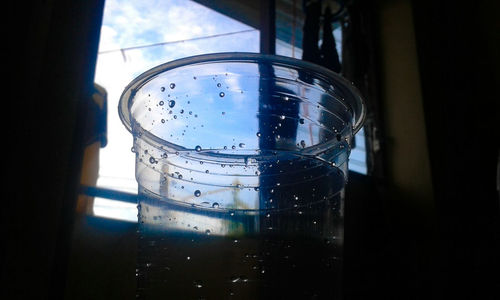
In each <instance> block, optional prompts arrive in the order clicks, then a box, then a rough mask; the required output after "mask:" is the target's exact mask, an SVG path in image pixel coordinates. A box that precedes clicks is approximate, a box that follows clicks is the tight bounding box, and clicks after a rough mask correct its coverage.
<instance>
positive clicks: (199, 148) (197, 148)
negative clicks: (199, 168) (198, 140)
mask: <svg viewBox="0 0 500 300" xmlns="http://www.w3.org/2000/svg"><path fill="white" fill-rule="evenodd" d="M194 149H195V150H196V152H200V151H201V146H196V147H195V148H194ZM200 163H203V162H200Z"/></svg>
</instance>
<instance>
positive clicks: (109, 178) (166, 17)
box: [94, 0, 367, 222]
mask: <svg viewBox="0 0 500 300" xmlns="http://www.w3.org/2000/svg"><path fill="white" fill-rule="evenodd" d="M304 18H305V15H304V12H303V9H302V1H293V3H290V2H289V1H276V54H278V55H285V56H290V57H295V58H299V59H300V58H302V36H303V26H304ZM332 25H333V26H332V31H333V36H334V38H335V44H336V49H337V52H338V53H339V58H340V60H341V59H342V55H341V54H342V46H343V41H342V26H341V23H340V21H335V22H334V23H333V24H332ZM259 40H260V32H259V30H258V29H255V28H253V27H251V26H249V25H246V24H244V23H242V22H239V21H237V20H235V19H233V18H230V17H229V16H227V15H225V14H221V13H219V12H217V11H215V10H212V9H210V8H208V7H206V6H203V5H200V4H198V3H196V2H194V1H185V0H168V1H159V0H157V1H154V0H150V1H126V0H107V1H106V3H105V8H104V16H103V23H102V28H101V37H100V43H99V53H98V60H97V66H96V75H95V82H96V83H97V84H99V85H101V86H103V87H104V88H105V89H106V91H107V93H108V108H109V109H108V112H109V113H108V119H107V122H108V126H107V128H108V144H107V146H106V147H105V148H103V149H101V151H100V168H99V177H98V181H97V186H98V187H99V188H105V189H111V190H116V191H121V192H128V193H132V194H135V193H137V183H136V180H135V174H134V173H135V169H134V168H135V156H134V154H133V153H132V152H131V150H130V149H131V147H132V135H131V134H130V133H129V132H128V131H127V130H126V129H125V127H124V126H123V124H122V123H121V121H120V119H119V117H118V113H117V106H118V100H119V98H120V95H121V93H122V91H123V90H124V88H125V86H126V85H127V84H128V83H129V82H130V81H131V80H133V79H134V78H135V77H137V76H138V75H140V74H141V73H142V72H144V71H146V70H148V69H150V68H152V67H154V66H157V65H159V64H162V63H166V62H169V61H172V60H175V59H178V58H182V57H187V56H192V55H197V54H204V53H214V52H227V51H244V52H259ZM321 42H322V41H321V38H320V39H319V43H320V44H321ZM364 145H365V137H364V131H363V129H362V130H361V131H360V132H359V133H358V134H357V135H356V137H355V148H354V149H353V150H352V152H351V157H350V165H349V168H350V170H352V171H356V172H359V173H362V174H366V173H367V167H366V151H365V146H364ZM135 206H136V205H135V204H134V203H131V202H123V201H116V200H109V199H105V198H98V197H97V198H95V202H94V213H95V214H96V215H98V216H104V217H111V218H118V219H121V220H128V221H134V222H135V221H136V220H137V217H136V216H137V209H136V207H135Z"/></svg>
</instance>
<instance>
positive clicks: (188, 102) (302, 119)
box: [119, 53, 365, 299]
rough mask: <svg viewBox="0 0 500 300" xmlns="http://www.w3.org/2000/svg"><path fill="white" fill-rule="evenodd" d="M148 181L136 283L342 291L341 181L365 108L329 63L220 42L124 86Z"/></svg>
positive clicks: (220, 292)
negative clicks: (237, 49) (212, 50)
mask: <svg viewBox="0 0 500 300" xmlns="http://www.w3.org/2000/svg"><path fill="white" fill-rule="evenodd" d="M119 114H120V117H121V119H122V121H123V123H124V124H125V126H126V127H127V128H128V129H129V130H130V131H131V132H132V134H133V148H132V151H133V152H135V154H136V179H137V182H138V184H139V203H138V210H139V214H138V216H139V222H140V245H139V246H140V254H139V261H138V268H137V270H138V271H137V272H138V274H137V277H138V296H140V297H148V296H161V295H165V296H166V295H168V296H183V297H187V298H189V297H209V298H210V297H215V298H217V299H221V298H227V297H231V296H234V297H236V298H238V299H245V298H248V299H255V298H263V299H265V298H275V297H279V298H283V297H285V298H286V297H287V296H303V297H330V298H331V297H340V291H341V284H340V283H341V276H340V274H341V261H342V241H343V190H344V185H345V183H346V181H347V169H348V157H349V153H350V144H351V141H352V139H353V135H354V134H355V133H356V132H357V131H358V130H359V129H360V128H361V126H362V124H363V120H364V116H365V108H364V104H363V100H362V98H361V97H360V94H359V92H358V91H357V90H356V88H354V87H353V86H352V84H351V83H350V82H348V81H346V80H345V79H343V78H342V77H341V76H339V75H338V74H336V73H334V72H332V71H329V70H327V69H325V68H323V67H320V66H317V65H314V64H311V63H308V62H304V61H301V60H297V59H292V58H288V57H281V56H270V55H261V54H254V53H220V54H209V55H201V56H194V57H189V58H184V59H180V60H177V61H173V62H170V63H166V64H163V65H160V66H158V67H155V68H153V69H151V70H149V71H147V72H145V73H143V74H142V75H140V76H139V77H137V78H136V79H135V80H133V81H132V82H131V83H130V84H129V85H128V86H127V87H126V89H125V91H124V92H123V94H122V96H121V99H120V104H119Z"/></svg>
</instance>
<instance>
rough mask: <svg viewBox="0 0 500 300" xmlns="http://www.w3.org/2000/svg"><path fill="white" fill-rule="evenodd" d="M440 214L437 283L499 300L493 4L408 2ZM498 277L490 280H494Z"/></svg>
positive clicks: (497, 47) (497, 26) (498, 49)
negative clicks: (411, 10)
mask: <svg viewBox="0 0 500 300" xmlns="http://www.w3.org/2000/svg"><path fill="white" fill-rule="evenodd" d="M413 7H414V19H415V31H416V38H417V50H418V58H419V66H420V73H421V82H422V94H423V100H424V111H425V118H426V125H427V126H426V127H427V136H428V143H429V154H430V161H431V169H432V178H433V186H434V195H435V203H436V209H437V215H438V223H439V224H438V227H439V249H440V256H439V261H440V285H441V286H442V288H443V290H444V291H446V292H457V293H459V294H460V295H461V296H462V297H466V298H473V299H486V298H487V299H492V298H491V297H493V295H498V293H499V292H498V291H499V287H500V281H499V280H498V278H499V277H498V270H499V253H500V248H499V241H500V235H499V230H500V223H499V199H498V192H497V191H496V182H497V180H498V178H497V177H496V168H497V160H498V153H499V141H500V136H499V132H500V131H499V129H500V125H499V119H498V117H499V103H500V101H499V99H500V97H499V93H498V88H497V87H498V84H499V83H500V82H499V70H500V65H499V59H500V56H499V55H500V43H499V39H500V35H499V33H500V22H499V19H498V11H500V6H499V2H498V1H470V2H468V3H465V4H460V5H458V3H456V2H454V1H413ZM492 274H496V276H494V275H492Z"/></svg>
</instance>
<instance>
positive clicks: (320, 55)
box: [302, 1, 341, 73]
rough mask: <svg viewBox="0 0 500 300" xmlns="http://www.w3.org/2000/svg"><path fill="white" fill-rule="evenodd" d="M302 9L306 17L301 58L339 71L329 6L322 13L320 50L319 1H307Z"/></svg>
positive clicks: (339, 66)
mask: <svg viewBox="0 0 500 300" xmlns="http://www.w3.org/2000/svg"><path fill="white" fill-rule="evenodd" d="M304 10H305V14H306V18H305V22H304V36H303V41H302V49H303V52H302V59H303V60H306V61H309V62H312V63H316V64H318V65H320V66H323V67H326V68H328V69H330V70H332V71H334V72H337V73H340V70H341V65H340V61H339V54H338V52H337V48H336V47H335V37H334V36H333V30H332V22H333V15H332V13H331V10H330V7H329V6H327V7H326V9H325V13H324V15H323V41H322V44H321V50H320V49H319V47H318V42H319V32H320V18H321V1H309V2H308V3H306V4H305V7H304Z"/></svg>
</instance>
